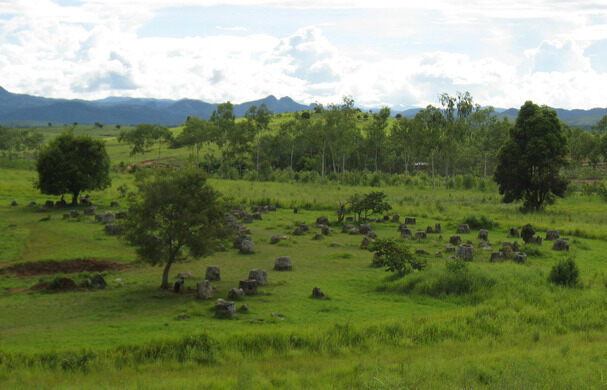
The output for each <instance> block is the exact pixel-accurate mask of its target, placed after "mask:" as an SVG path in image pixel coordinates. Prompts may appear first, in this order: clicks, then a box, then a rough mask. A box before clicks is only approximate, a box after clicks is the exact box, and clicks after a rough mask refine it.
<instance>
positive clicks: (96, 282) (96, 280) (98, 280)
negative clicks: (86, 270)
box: [91, 274, 107, 290]
mask: <svg viewBox="0 0 607 390" xmlns="http://www.w3.org/2000/svg"><path fill="white" fill-rule="evenodd" d="M105 286H107V283H106V282H105V279H104V278H103V276H102V275H101V274H96V275H93V277H92V278H91V287H92V288H94V289H97V290H103V289H104V288H105Z"/></svg>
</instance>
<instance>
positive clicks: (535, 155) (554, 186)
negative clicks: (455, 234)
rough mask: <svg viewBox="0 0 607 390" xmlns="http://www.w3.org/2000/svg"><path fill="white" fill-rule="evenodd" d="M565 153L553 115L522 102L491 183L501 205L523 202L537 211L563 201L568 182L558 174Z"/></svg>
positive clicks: (563, 162)
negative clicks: (496, 188)
mask: <svg viewBox="0 0 607 390" xmlns="http://www.w3.org/2000/svg"><path fill="white" fill-rule="evenodd" d="M567 152H568V148H567V139H566V138H565V134H564V133H563V129H562V126H561V122H560V120H559V119H558V117H557V114H556V111H554V110H552V109H550V108H548V107H540V106H538V105H537V104H533V102H531V101H527V102H525V104H524V105H523V106H522V107H521V109H520V111H519V114H518V117H517V118H516V123H515V125H514V127H513V128H512V130H511V131H510V136H509V138H508V140H507V141H506V142H505V143H504V145H503V146H502V148H501V149H500V151H499V154H498V165H497V168H496V170H495V174H494V180H495V181H496V183H497V184H498V186H499V192H500V194H502V195H503V196H504V197H503V200H504V202H506V203H509V202H513V201H515V200H520V199H522V200H523V202H524V207H525V209H528V210H540V209H541V208H542V207H543V206H544V205H545V204H551V203H553V202H554V199H555V196H560V197H562V196H563V195H564V193H565V190H566V189H567V183H568V182H567V179H566V178H565V177H563V176H561V174H560V170H561V169H562V168H563V167H564V166H565V165H566V164H567V161H566V157H567Z"/></svg>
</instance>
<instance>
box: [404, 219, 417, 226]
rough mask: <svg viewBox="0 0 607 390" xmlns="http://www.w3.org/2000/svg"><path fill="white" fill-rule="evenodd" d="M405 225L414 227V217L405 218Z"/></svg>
mask: <svg viewBox="0 0 607 390" xmlns="http://www.w3.org/2000/svg"><path fill="white" fill-rule="evenodd" d="M405 225H415V218H414V217H405Z"/></svg>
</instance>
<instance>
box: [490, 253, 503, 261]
mask: <svg viewBox="0 0 607 390" xmlns="http://www.w3.org/2000/svg"><path fill="white" fill-rule="evenodd" d="M489 261H490V262H491V263H501V262H502V261H504V254H503V253H502V252H501V251H500V252H493V253H491V258H490V259H489Z"/></svg>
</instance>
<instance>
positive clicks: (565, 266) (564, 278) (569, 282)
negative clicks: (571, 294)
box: [548, 258, 580, 287]
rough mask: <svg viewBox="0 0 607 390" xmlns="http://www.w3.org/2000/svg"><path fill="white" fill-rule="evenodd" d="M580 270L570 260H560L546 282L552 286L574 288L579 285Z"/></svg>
mask: <svg viewBox="0 0 607 390" xmlns="http://www.w3.org/2000/svg"><path fill="white" fill-rule="evenodd" d="M579 278H580V270H579V269H578V267H577V264H575V261H574V260H573V259H572V258H569V259H566V260H562V261H560V262H559V263H558V264H556V265H555V266H554V267H552V269H551V270H550V275H548V280H549V281H550V282H552V283H554V284H560V285H561V286H566V287H575V286H577V285H578V283H579Z"/></svg>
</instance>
